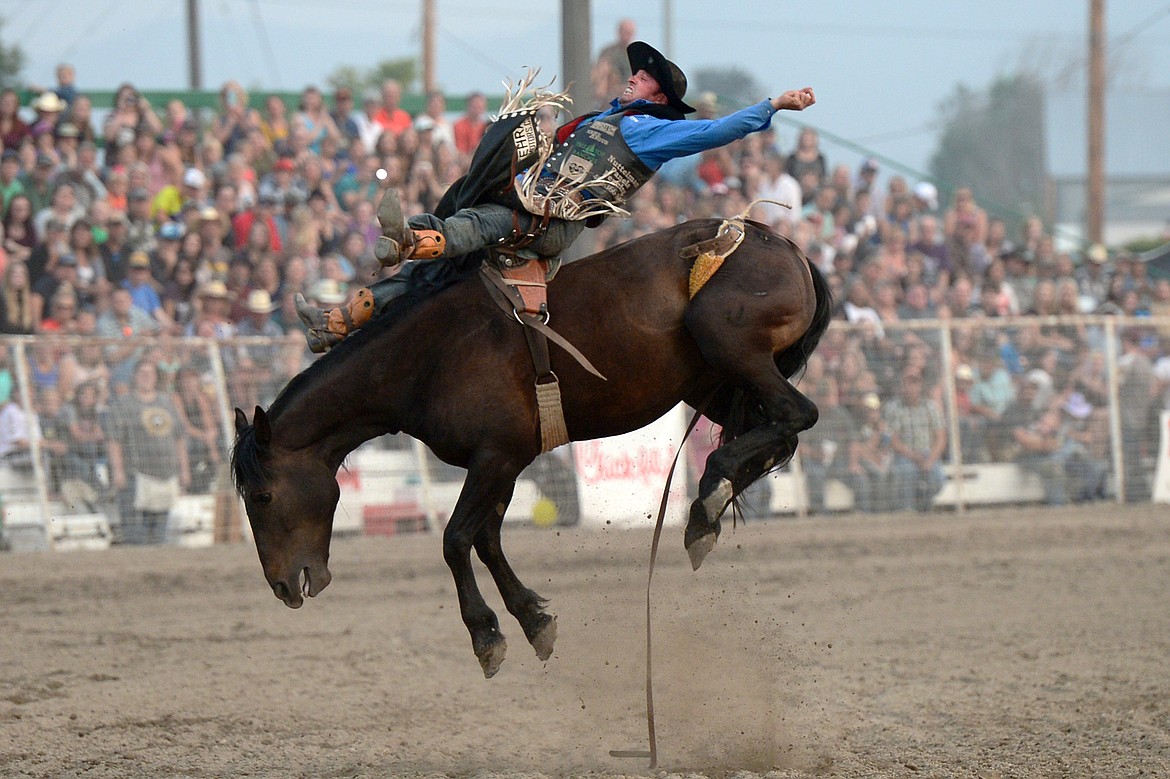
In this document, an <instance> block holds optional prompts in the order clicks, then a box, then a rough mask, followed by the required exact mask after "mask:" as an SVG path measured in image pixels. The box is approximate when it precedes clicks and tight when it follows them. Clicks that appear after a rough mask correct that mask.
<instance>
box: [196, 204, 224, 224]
mask: <svg viewBox="0 0 1170 779" xmlns="http://www.w3.org/2000/svg"><path fill="white" fill-rule="evenodd" d="M199 219H200V220H201V221H204V222H218V221H219V212H218V211H216V210H215V206H206V207H204V208H202V209H200V210H199Z"/></svg>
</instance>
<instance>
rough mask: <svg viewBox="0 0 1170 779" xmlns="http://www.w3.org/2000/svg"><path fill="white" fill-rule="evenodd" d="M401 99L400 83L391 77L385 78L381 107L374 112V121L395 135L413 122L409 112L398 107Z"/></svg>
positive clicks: (399, 133)
mask: <svg viewBox="0 0 1170 779" xmlns="http://www.w3.org/2000/svg"><path fill="white" fill-rule="evenodd" d="M401 100H402V85H401V84H399V83H398V82H397V81H395V80H394V79H392V78H391V79H387V80H386V82H385V83H383V84H382V107H381V108H380V109H379V110H378V113H376V114H374V121H375V122H377V123H378V124H380V125H382V127H383V128H384V130H385V131H386V132H389V133H393V134H394V135H396V136H397V135H402V133H403V132H404V131H405V130H406V129H407V128H408V127H410V126H411V124H412V123H413V122H414V119H413V118H411V116H410V114H408V113H407V112H406V111H404V110H403V109H402V108H400V107H399V105H398V104H399V102H401Z"/></svg>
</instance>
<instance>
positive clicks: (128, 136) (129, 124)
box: [102, 83, 163, 159]
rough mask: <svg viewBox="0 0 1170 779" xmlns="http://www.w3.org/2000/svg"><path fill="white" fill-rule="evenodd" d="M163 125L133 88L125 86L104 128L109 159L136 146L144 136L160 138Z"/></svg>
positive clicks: (117, 92)
mask: <svg viewBox="0 0 1170 779" xmlns="http://www.w3.org/2000/svg"><path fill="white" fill-rule="evenodd" d="M162 132H163V126H162V121H161V120H160V119H159V118H158V116H157V115H156V114H155V113H154V109H153V108H151V107H150V103H149V102H148V101H147V100H146V98H145V97H143V96H142V95H140V94H139V93H138V90H137V89H135V88H134V85H133V84H129V83H126V84H122V85H121V86H119V87H118V89H117V91H115V92H114V106H113V109H112V110H111V111H110V113H109V115H108V116H107V117H106V120H105V123H104V125H103V127H102V138H103V139H104V140H105V146H106V156H107V158H108V159H116V158H117V155H118V150H119V148H121V147H125V146H133V145H134V139H135V138H137V137H138V136H139V135H140V134H149V135H156V136H157V135H160V134H162Z"/></svg>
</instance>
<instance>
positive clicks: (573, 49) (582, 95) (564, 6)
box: [559, 0, 595, 262]
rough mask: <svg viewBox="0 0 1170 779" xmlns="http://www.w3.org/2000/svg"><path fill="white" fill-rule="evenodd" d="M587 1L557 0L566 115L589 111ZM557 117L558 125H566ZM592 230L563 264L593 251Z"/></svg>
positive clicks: (589, 13)
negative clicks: (567, 101) (568, 102)
mask: <svg viewBox="0 0 1170 779" xmlns="http://www.w3.org/2000/svg"><path fill="white" fill-rule="evenodd" d="M592 24H593V10H592V7H591V2H590V0H561V83H562V84H563V85H564V88H565V89H566V90H567V91H568V93H569V97H571V98H573V105H571V106H570V107H569V115H570V116H576V115H578V114H583V113H585V112H586V111H592V110H593V82H592V79H591V78H590V71H591V70H592V64H593V61H592V60H593V55H592V48H593V43H592V39H593V36H592V34H591V33H592V30H593V27H592ZM566 119H567V117H561V118H560V120H559V121H562V122H563V121H566ZM593 232H594V231H593V230H586V231H585V232H584V233H582V235H581V237H580V238H578V239H577V241H576V242H575V243H574V244H573V245H572V246H571V247H570V248H569V250H568V251H566V252H565V255H564V259H565V261H566V262H571V261H573V260H577V259H580V258H581V257H584V256H585V255H587V254H591V253H592V252H593V250H594V245H595V240H594V238H593Z"/></svg>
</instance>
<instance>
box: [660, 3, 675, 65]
mask: <svg viewBox="0 0 1170 779" xmlns="http://www.w3.org/2000/svg"><path fill="white" fill-rule="evenodd" d="M662 47H663V48H662V53H663V54H665V55H666V58H667V59H668V60H670V59H674V0H662Z"/></svg>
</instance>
